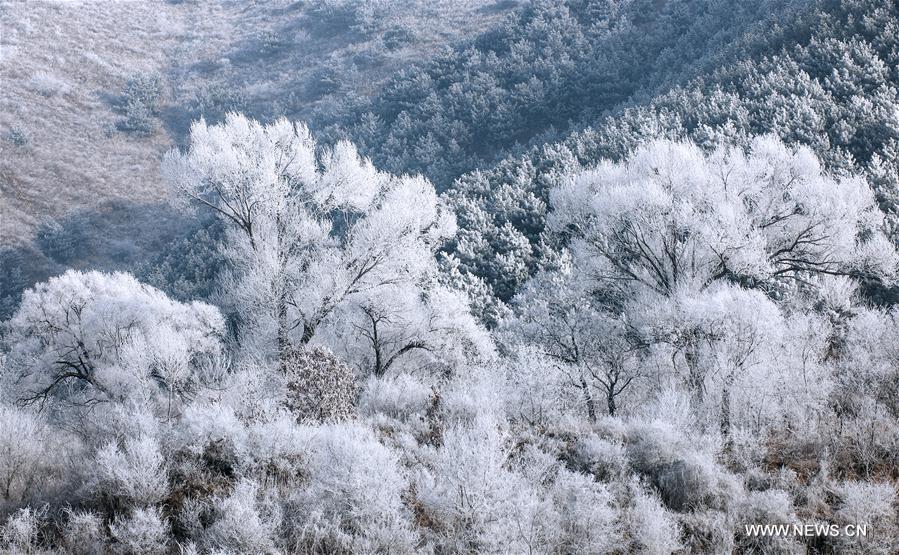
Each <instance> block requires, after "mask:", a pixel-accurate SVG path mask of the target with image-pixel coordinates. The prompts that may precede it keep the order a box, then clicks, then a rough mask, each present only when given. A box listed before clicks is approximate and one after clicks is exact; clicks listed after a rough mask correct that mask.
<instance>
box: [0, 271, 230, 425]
mask: <svg viewBox="0 0 899 555" xmlns="http://www.w3.org/2000/svg"><path fill="white" fill-rule="evenodd" d="M5 328H6V330H5V331H6V333H5V336H4V341H5V343H6V345H7V346H8V349H9V353H8V360H7V364H6V365H5V367H4V368H5V370H4V375H3V383H4V385H5V386H6V387H8V389H7V392H8V393H7V394H8V395H11V396H12V397H14V400H16V401H18V402H19V403H20V404H23V405H29V404H38V405H40V406H42V407H43V406H45V405H47V404H50V405H58V406H78V407H87V408H89V407H92V406H94V405H97V404H99V403H108V402H122V401H125V400H129V399H130V400H144V399H147V400H157V401H158V403H159V408H160V409H161V410H163V411H165V413H166V414H169V415H171V411H172V410H173V408H174V406H173V404H174V403H176V402H178V401H180V400H182V399H185V398H189V397H190V396H191V394H192V391H193V388H194V387H195V386H196V384H197V379H196V378H197V377H196V374H195V370H196V367H197V364H199V363H200V362H201V360H202V359H203V358H204V357H209V356H215V355H218V354H219V353H220V351H221V348H222V344H221V339H222V336H223V334H224V319H223V318H222V316H221V314H220V313H219V311H218V309H216V308H215V307H212V306H210V305H207V304H204V303H196V302H195V303H189V304H186V303H180V302H177V301H173V300H171V299H169V298H168V297H167V296H166V295H165V294H164V293H162V292H161V291H159V290H157V289H154V288H152V287H149V286H147V285H143V284H141V283H140V282H138V281H137V280H136V279H134V278H133V277H132V276H131V275H129V274H123V273H114V274H104V273H100V272H78V271H74V270H69V271H68V272H66V273H65V274H63V275H61V276H58V277H55V278H51V279H50V280H49V281H47V282H45V283H40V284H38V285H36V286H35V287H34V288H32V289H29V290H27V291H26V292H25V293H24V295H23V297H22V303H21V305H20V306H19V309H18V310H17V311H16V313H15V315H14V316H13V317H12V318H11V319H10V320H9V321H8V322H6V323H5Z"/></svg>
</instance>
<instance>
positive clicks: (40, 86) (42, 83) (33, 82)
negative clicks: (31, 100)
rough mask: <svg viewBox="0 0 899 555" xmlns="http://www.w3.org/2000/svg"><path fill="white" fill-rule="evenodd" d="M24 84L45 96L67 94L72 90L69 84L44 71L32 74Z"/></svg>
mask: <svg viewBox="0 0 899 555" xmlns="http://www.w3.org/2000/svg"><path fill="white" fill-rule="evenodd" d="M26 86H27V87H28V88H29V89H30V90H32V91H34V92H36V93H38V94H40V95H41V96H45V97H51V96H56V95H58V94H60V95H64V94H68V93H69V92H70V91H71V90H72V87H71V85H69V84H68V83H66V82H65V81H64V80H62V79H60V78H59V77H57V76H55V75H52V74H50V73H47V72H46V71H39V72H37V73H35V74H34V75H32V76H31V78H30V79H28V83H27V85H26Z"/></svg>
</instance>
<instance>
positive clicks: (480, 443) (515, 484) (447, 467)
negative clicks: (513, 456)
mask: <svg viewBox="0 0 899 555" xmlns="http://www.w3.org/2000/svg"><path fill="white" fill-rule="evenodd" d="M504 443H505V441H504V433H503V431H502V430H501V429H500V423H499V422H497V421H496V420H494V419H492V418H490V417H488V416H481V417H479V418H478V419H477V420H475V421H474V422H472V423H470V424H461V423H460V424H455V425H453V426H451V427H449V428H448V429H447V430H446V433H445V434H444V438H443V445H442V446H441V447H440V448H439V449H437V450H436V451H435V452H433V454H432V455H431V456H430V457H429V460H428V461H427V466H426V468H425V469H423V470H422V471H420V473H419V474H418V476H416V478H415V480H414V486H413V487H414V490H413V491H414V497H413V500H412V501H411V505H412V506H413V509H414V511H415V518H416V521H417V522H418V523H419V524H420V526H421V527H422V528H424V533H425V535H426V537H427V538H428V539H429V541H430V542H431V543H432V544H433V545H434V546H435V547H436V548H437V549H438V550H440V551H445V552H479V551H483V552H497V551H511V552H527V550H528V548H529V542H535V541H536V539H537V538H533V537H531V536H530V535H526V536H524V537H522V535H521V534H520V531H521V530H532V529H533V526H532V525H533V524H534V521H535V519H536V518H537V516H538V514H539V509H540V506H539V505H540V502H539V499H538V498H536V496H535V494H534V492H533V491H532V490H531V488H529V487H527V484H526V483H525V481H524V479H523V478H522V477H521V476H520V475H518V474H516V473H514V472H511V471H510V470H509V469H507V468H505V461H506V459H507V457H508V453H507V451H506V449H507V448H506V446H505V445H504Z"/></svg>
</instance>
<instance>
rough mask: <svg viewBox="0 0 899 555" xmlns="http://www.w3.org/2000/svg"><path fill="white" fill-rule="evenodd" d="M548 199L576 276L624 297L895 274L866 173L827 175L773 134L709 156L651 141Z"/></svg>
mask: <svg viewBox="0 0 899 555" xmlns="http://www.w3.org/2000/svg"><path fill="white" fill-rule="evenodd" d="M551 199H552V205H553V214H552V217H551V218H550V224H551V225H552V227H553V228H554V229H555V230H556V231H558V232H559V233H564V234H569V235H571V237H572V251H573V253H574V257H575V259H576V260H578V261H579V262H578V263H579V264H581V267H582V271H584V272H585V273H587V274H588V275H590V276H592V278H593V279H595V280H596V281H597V282H599V283H603V284H605V285H606V286H608V287H611V288H613V289H615V290H617V291H618V292H620V293H622V294H624V295H625V296H631V295H633V294H634V293H635V292H638V291H642V290H648V291H652V292H654V293H656V294H659V295H662V296H670V295H671V294H673V293H674V292H676V291H678V290H681V289H684V288H686V289H688V290H694V291H696V290H702V289H705V288H707V287H708V286H710V285H711V284H712V283H714V282H715V281H717V280H722V279H727V280H732V281H739V282H742V283H746V284H749V285H760V286H761V285H771V284H772V283H773V282H777V281H784V280H796V281H802V280H804V279H806V278H807V277H808V276H809V275H815V274H827V275H848V276H853V277H866V278H880V279H892V278H893V277H894V276H895V274H896V270H897V260H899V258H897V254H896V250H895V248H894V246H893V245H891V244H890V242H889V240H888V239H887V238H886V237H885V236H884V235H883V233H882V231H881V230H880V227H879V226H880V224H881V222H882V219H883V214H882V213H881V212H880V210H879V209H878V207H877V203H876V201H875V199H874V193H873V191H872V190H871V188H870V187H869V186H868V185H867V184H866V183H865V182H864V180H862V179H859V178H834V177H831V176H830V175H828V174H826V173H825V172H824V171H823V169H822V168H821V166H820V164H819V162H818V160H817V159H816V157H815V156H814V154H812V153H811V151H809V150H808V149H805V148H798V149H795V150H793V149H790V148H788V147H786V146H785V145H783V144H782V143H781V142H780V141H778V140H777V139H775V138H773V137H762V138H759V139H757V140H755V141H754V142H753V143H752V147H751V149H750V150H749V152H743V151H742V150H739V149H730V148H720V149H718V150H716V151H715V152H714V153H712V154H710V155H705V154H703V152H702V151H701V150H699V149H698V148H697V147H695V146H693V145H691V144H689V143H677V142H671V141H656V142H652V143H649V144H647V145H646V146H643V147H641V148H639V149H638V150H637V152H636V153H634V155H633V156H631V157H630V158H629V159H628V160H627V161H625V162H622V163H618V164H615V163H610V162H603V163H601V164H600V165H599V166H597V167H596V168H595V169H593V170H590V171H587V172H584V173H582V174H580V175H578V176H577V177H576V178H575V179H573V180H571V181H570V182H569V183H567V184H566V185H563V186H561V187H559V188H557V189H555V190H554V191H553V192H552V193H551Z"/></svg>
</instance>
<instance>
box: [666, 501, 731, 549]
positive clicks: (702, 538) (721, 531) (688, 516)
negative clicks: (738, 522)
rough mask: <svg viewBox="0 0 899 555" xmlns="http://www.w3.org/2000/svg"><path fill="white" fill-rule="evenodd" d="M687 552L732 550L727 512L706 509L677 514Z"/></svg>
mask: <svg viewBox="0 0 899 555" xmlns="http://www.w3.org/2000/svg"><path fill="white" fill-rule="evenodd" d="M678 521H679V522H680V525H681V528H682V529H683V532H684V535H683V545H684V549H685V551H686V552H687V553H697V554H703V555H718V554H719V553H733V552H734V534H733V526H732V523H731V522H730V520H729V519H728V517H727V514H725V513H723V512H721V511H715V510H706V511H696V512H689V513H684V514H679V515H678Z"/></svg>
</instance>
